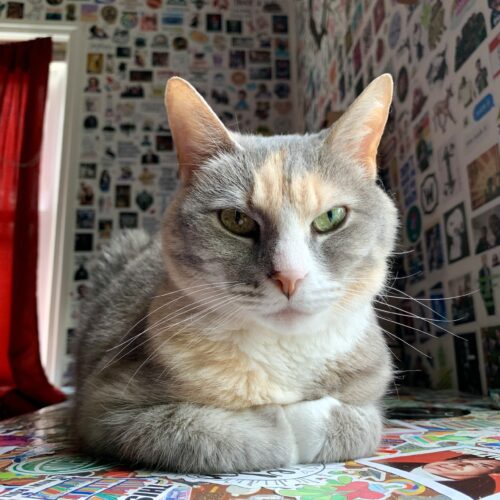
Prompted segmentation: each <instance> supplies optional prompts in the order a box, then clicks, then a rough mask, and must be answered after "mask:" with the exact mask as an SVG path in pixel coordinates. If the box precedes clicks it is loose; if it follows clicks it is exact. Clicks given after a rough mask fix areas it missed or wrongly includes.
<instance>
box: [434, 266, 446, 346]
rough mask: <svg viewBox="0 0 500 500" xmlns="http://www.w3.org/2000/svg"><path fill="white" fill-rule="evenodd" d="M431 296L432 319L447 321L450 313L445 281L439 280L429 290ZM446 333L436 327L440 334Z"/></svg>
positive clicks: (437, 321) (437, 333) (437, 322)
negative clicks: (447, 307) (444, 285)
mask: <svg viewBox="0 0 500 500" xmlns="http://www.w3.org/2000/svg"><path fill="white" fill-rule="evenodd" d="M443 262H444V259H443ZM429 298H430V299H431V300H430V307H431V309H432V320H433V321H434V322H435V323H436V324H439V322H440V321H446V318H447V317H448V315H447V313H446V302H445V294H444V287H443V283H441V282H438V283H436V284H435V285H434V286H433V287H432V288H431V289H430V290H429ZM445 333H446V332H444V331H443V330H441V329H439V328H436V329H435V334H436V335H438V336H440V335H444V334H445Z"/></svg>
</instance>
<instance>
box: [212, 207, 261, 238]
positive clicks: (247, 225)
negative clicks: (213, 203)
mask: <svg viewBox="0 0 500 500" xmlns="http://www.w3.org/2000/svg"><path fill="white" fill-rule="evenodd" d="M219 219H220V222H221V224H222V225H223V226H224V227H225V228H226V229H227V230H228V231H230V232H231V233H233V234H237V235H238V236H245V237H247V238H251V237H253V236H255V235H256V234H257V232H258V230H259V225H258V224H257V223H256V222H255V221H254V220H253V219H252V218H251V217H248V215H247V214H245V213H243V212H240V211H239V210H236V209H234V208H226V209H224V210H221V211H220V212H219Z"/></svg>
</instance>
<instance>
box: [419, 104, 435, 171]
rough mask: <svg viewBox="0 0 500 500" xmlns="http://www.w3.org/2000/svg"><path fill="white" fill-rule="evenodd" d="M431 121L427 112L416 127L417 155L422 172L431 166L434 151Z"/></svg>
mask: <svg viewBox="0 0 500 500" xmlns="http://www.w3.org/2000/svg"><path fill="white" fill-rule="evenodd" d="M429 123H430V121H429V114H428V113H425V115H424V116H423V117H422V119H421V120H420V121H419V122H418V123H417V125H416V126H415V128H414V137H415V157H416V159H417V165H418V168H419V170H420V171H421V172H425V171H426V170H427V169H428V168H429V166H430V162H431V157H432V153H433V149H432V142H431V140H430V127H429Z"/></svg>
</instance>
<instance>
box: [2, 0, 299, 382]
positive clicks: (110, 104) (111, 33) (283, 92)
mask: <svg viewBox="0 0 500 500" xmlns="http://www.w3.org/2000/svg"><path fill="white" fill-rule="evenodd" d="M288 11H289V4H288V0H273V1H270V0H96V1H87V2H82V1H66V0H26V1H24V0H23V1H7V2H5V1H4V0H0V20H7V21H9V20H13V21H17V22H19V21H20V20H22V21H25V22H26V23H33V22H35V23H40V22H42V23H61V22H64V23H79V24H80V25H81V26H82V27H83V29H84V31H85V33H86V35H85V38H86V40H85V52H84V53H85V58H84V60H82V61H81V64H82V65H84V66H85V69H84V72H85V75H86V76H85V80H84V81H83V82H81V94H80V106H81V111H82V113H81V114H82V123H81V124H79V127H80V129H81V134H80V144H79V148H80V156H79V162H78V164H76V165H70V166H63V168H72V169H77V170H78V183H77V185H76V186H74V190H75V193H74V196H75V202H76V209H75V214H74V221H75V222H74V224H75V226H74V230H75V233H74V248H73V257H74V266H73V272H72V275H71V276H69V277H68V278H69V279H70V280H71V290H72V291H71V300H70V303H71V308H70V310H69V311H68V320H67V321H68V324H67V332H68V339H67V356H68V359H67V362H68V369H67V370H65V372H66V373H65V377H64V379H65V380H64V381H68V380H70V377H71V349H72V338H73V334H74V327H75V326H76V324H77V320H78V310H79V301H80V300H81V298H82V297H84V296H85V294H86V293H87V291H88V286H87V282H88V279H89V277H90V275H91V272H92V267H91V259H92V256H93V255H94V254H95V252H96V251H97V250H99V248H100V247H102V245H103V244H104V243H106V242H107V241H108V240H109V238H110V237H111V236H112V234H113V233H115V232H116V231H117V230H120V229H125V228H138V227H140V228H144V229H145V230H147V231H149V232H151V233H153V232H154V231H156V230H157V229H158V226H159V222H160V217H161V214H162V212H163V211H164V209H165V207H166V206H167V204H168V203H169V200H170V198H171V195H172V193H173V191H174V190H175V188H176V185H177V167H176V159H175V153H174V152H173V144H172V137H171V135H170V132H169V128H168V122H167V119H166V116H165V110H164V106H163V93H164V88H165V82H166V80H167V79H168V78H169V77H170V76H173V75H180V76H182V77H184V78H186V79H188V80H189V81H190V82H191V83H192V84H194V85H195V86H196V88H197V89H198V90H199V91H200V92H201V93H202V94H203V95H204V96H205V97H206V98H207V100H208V101H209V103H210V104H211V105H212V106H213V107H214V109H215V110H216V112H217V114H218V115H219V116H220V117H221V119H222V120H223V121H224V122H225V123H226V124H227V125H228V126H229V127H230V128H231V127H232V128H238V129H239V130H240V131H242V132H244V131H248V132H259V133H262V134H270V133H283V132H289V131H292V130H295V129H296V124H295V122H294V112H295V109H294V105H293V100H292V92H291V73H292V68H291V58H290V54H291V50H290V39H289V33H290V31H291V23H292V22H293V19H290V18H289V16H288ZM64 381H63V382H64Z"/></svg>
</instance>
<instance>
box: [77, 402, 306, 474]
mask: <svg viewBox="0 0 500 500" xmlns="http://www.w3.org/2000/svg"><path fill="white" fill-rule="evenodd" d="M104 406H107V405H104ZM92 413H93V412H92ZM92 413H86V415H80V416H79V417H77V426H78V429H79V431H78V433H79V434H80V436H81V440H82V441H83V447H84V449H85V450H86V451H90V452H92V453H93V454H98V455H107V456H108V457H111V458H113V459H118V460H120V461H126V462H127V463H133V464H138V465H142V466H149V467H155V468H160V469H163V470H169V471H177V472H183V473H200V474H216V473H234V472H239V471H252V470H261V469H267V468H276V467H282V466H287V465H290V464H292V463H297V458H298V452H297V446H296V443H295V439H294V437H293V433H292V430H291V427H290V424H289V422H288V421H287V419H286V418H285V413H284V410H283V408H282V407H281V406H279V405H272V406H265V407H255V408H251V409H247V410H240V411H228V410H222V409H218V408H213V407H205V406H200V405H194V404H189V403H172V404H161V405H157V406H149V407H142V408H137V407H134V408H132V407H128V406H126V407H121V408H120V407H116V408H114V409H109V410H108V411H105V412H102V413H101V415H99V416H97V415H95V414H92Z"/></svg>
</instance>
